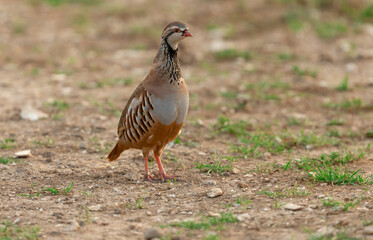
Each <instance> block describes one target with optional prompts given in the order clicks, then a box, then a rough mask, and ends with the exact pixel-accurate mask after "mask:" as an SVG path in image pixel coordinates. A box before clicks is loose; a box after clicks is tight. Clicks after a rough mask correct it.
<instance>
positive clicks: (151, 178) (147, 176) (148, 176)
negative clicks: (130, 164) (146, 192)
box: [144, 174, 157, 182]
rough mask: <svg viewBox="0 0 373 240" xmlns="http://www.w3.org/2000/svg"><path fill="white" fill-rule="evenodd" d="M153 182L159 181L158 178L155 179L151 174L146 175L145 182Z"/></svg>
mask: <svg viewBox="0 0 373 240" xmlns="http://www.w3.org/2000/svg"><path fill="white" fill-rule="evenodd" d="M153 180H157V178H155V177H153V176H152V175H150V174H145V175H144V182H146V181H149V182H152V181H153Z"/></svg>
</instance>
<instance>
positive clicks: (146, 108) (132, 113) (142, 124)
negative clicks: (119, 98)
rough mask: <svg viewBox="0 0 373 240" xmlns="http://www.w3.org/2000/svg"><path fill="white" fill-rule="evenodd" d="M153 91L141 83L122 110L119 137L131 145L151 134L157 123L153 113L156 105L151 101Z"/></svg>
mask: <svg viewBox="0 0 373 240" xmlns="http://www.w3.org/2000/svg"><path fill="white" fill-rule="evenodd" d="M150 96H151V93H149V91H148V90H147V89H146V88H145V87H144V86H143V85H142V84H140V85H139V86H138V87H137V88H136V90H135V91H134V93H133V94H132V96H131V97H130V99H129V100H128V102H127V105H126V107H125V108H124V110H123V112H122V116H121V118H120V121H119V124H118V135H119V138H121V137H122V136H123V139H124V140H125V141H126V143H127V144H129V145H136V144H137V143H139V142H141V141H142V140H143V139H144V136H146V135H149V133H150V132H151V130H152V128H153V127H154V125H155V119H154V117H153V116H152V114H151V110H154V106H153V104H152V102H151V98H150Z"/></svg>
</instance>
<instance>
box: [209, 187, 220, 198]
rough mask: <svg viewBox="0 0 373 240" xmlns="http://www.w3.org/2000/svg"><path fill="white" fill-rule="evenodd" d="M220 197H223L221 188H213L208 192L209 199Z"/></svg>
mask: <svg viewBox="0 0 373 240" xmlns="http://www.w3.org/2000/svg"><path fill="white" fill-rule="evenodd" d="M220 195H223V190H221V189H220V188H211V189H210V190H209V191H208V192H207V197H209V198H214V197H218V196H220Z"/></svg>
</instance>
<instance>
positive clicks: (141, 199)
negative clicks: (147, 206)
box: [135, 197, 144, 209]
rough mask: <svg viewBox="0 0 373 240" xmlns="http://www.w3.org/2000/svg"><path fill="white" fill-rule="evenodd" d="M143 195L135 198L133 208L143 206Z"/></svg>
mask: <svg viewBox="0 0 373 240" xmlns="http://www.w3.org/2000/svg"><path fill="white" fill-rule="evenodd" d="M143 199H144V198H143V197H140V198H139V199H137V201H136V203H135V208H137V209H142V208H143V207H144V205H143V203H142V201H143Z"/></svg>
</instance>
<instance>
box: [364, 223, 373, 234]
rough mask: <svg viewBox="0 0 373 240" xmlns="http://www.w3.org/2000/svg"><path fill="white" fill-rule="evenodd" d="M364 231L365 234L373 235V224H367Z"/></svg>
mask: <svg viewBox="0 0 373 240" xmlns="http://www.w3.org/2000/svg"><path fill="white" fill-rule="evenodd" d="M363 233H364V235H373V225H371V226H366V227H365V228H364V229H363Z"/></svg>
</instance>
